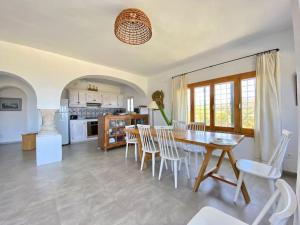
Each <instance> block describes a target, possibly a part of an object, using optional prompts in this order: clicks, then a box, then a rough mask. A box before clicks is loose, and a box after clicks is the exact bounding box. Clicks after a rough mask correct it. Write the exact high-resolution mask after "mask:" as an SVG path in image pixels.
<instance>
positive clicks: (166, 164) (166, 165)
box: [164, 160, 168, 170]
mask: <svg viewBox="0 0 300 225" xmlns="http://www.w3.org/2000/svg"><path fill="white" fill-rule="evenodd" d="M164 161H165V167H166V170H168V163H167V160H164Z"/></svg>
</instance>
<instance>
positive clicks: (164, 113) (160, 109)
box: [158, 106, 172, 126]
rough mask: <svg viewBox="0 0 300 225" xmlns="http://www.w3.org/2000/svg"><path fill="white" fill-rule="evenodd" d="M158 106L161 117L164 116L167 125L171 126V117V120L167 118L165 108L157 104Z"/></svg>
mask: <svg viewBox="0 0 300 225" xmlns="http://www.w3.org/2000/svg"><path fill="white" fill-rule="evenodd" d="M158 108H159V111H160V113H161V115H162V117H163V118H164V120H165V122H166V124H167V125H168V126H171V125H172V118H171V120H169V118H168V117H167V115H166V112H165V110H164V108H163V107H160V106H159V107H158Z"/></svg>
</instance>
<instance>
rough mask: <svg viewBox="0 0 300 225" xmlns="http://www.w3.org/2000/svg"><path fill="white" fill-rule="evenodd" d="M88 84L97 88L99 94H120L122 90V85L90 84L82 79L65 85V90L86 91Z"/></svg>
mask: <svg viewBox="0 0 300 225" xmlns="http://www.w3.org/2000/svg"><path fill="white" fill-rule="evenodd" d="M89 84H91V85H93V86H96V87H97V88H98V91H99V92H109V93H115V94H120V93H121V89H122V86H123V85H122V84H115V85H111V84H105V83H102V82H100V81H99V82H90V81H87V80H84V79H81V80H75V81H73V82H71V83H70V84H68V85H67V87H66V89H72V88H73V89H80V90H87V89H88V86H89Z"/></svg>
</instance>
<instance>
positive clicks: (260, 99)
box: [254, 51, 281, 162]
mask: <svg viewBox="0 0 300 225" xmlns="http://www.w3.org/2000/svg"><path fill="white" fill-rule="evenodd" d="M279 79H280V78H279V54H278V52H275V51H273V52H268V53H264V54H260V55H258V56H257V61H256V107H255V129H254V134H255V147H256V156H257V157H258V158H259V159H260V160H262V161H264V162H267V161H268V160H269V159H270V157H271V155H272V153H273V151H274V150H275V147H276V144H277V142H278V140H279V138H280V136H281V119H280V100H279V97H280V94H279Z"/></svg>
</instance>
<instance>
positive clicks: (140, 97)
mask: <svg viewBox="0 0 300 225" xmlns="http://www.w3.org/2000/svg"><path fill="white" fill-rule="evenodd" d="M121 92H122V95H124V96H125V97H133V105H134V107H138V106H140V105H148V104H149V102H148V98H147V97H146V96H145V95H144V94H143V93H141V92H139V91H137V90H135V89H133V88H131V87H129V86H123V88H122V91H121Z"/></svg>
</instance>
